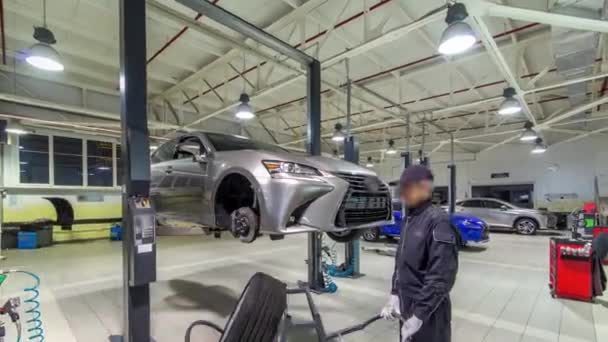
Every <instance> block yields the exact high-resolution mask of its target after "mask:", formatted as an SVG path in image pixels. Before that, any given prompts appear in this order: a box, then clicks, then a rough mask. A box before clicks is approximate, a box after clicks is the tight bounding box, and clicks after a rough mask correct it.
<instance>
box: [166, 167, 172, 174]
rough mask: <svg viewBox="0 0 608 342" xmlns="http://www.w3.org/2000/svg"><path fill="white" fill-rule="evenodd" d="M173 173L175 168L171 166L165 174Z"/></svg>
mask: <svg viewBox="0 0 608 342" xmlns="http://www.w3.org/2000/svg"><path fill="white" fill-rule="evenodd" d="M171 172H173V167H171V166H169V167H167V168H166V169H165V173H167V174H169V173H171Z"/></svg>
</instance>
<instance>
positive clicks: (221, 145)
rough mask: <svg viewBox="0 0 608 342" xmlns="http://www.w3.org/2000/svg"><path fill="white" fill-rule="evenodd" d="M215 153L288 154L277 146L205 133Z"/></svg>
mask: <svg viewBox="0 0 608 342" xmlns="http://www.w3.org/2000/svg"><path fill="white" fill-rule="evenodd" d="M205 135H206V136H207V139H209V141H210V142H211V144H212V145H213V147H214V148H215V150H216V151H218V152H221V151H238V150H264V151H270V152H289V151H288V150H286V149H284V148H282V147H279V146H277V145H272V144H267V143H263V142H259V141H255V140H251V139H248V138H245V137H239V136H235V135H227V134H219V133H205Z"/></svg>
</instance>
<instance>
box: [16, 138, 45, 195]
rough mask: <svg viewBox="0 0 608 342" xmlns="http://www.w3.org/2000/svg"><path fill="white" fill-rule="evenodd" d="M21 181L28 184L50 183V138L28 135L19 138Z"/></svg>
mask: <svg viewBox="0 0 608 342" xmlns="http://www.w3.org/2000/svg"><path fill="white" fill-rule="evenodd" d="M19 180H20V182H21V183H27V184H48V183H49V137H48V136H46V135H36V134H28V135H22V136H20V137H19Z"/></svg>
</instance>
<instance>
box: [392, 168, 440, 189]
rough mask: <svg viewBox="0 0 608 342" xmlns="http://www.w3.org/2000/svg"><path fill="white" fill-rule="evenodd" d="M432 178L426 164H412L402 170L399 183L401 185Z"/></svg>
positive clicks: (431, 179)
mask: <svg viewBox="0 0 608 342" xmlns="http://www.w3.org/2000/svg"><path fill="white" fill-rule="evenodd" d="M433 178H434V177H433V173H432V172H431V170H429V169H428V168H427V167H426V166H423V165H413V166H410V167H408V168H407V169H405V170H403V173H402V174H401V179H400V181H399V183H400V185H401V186H402V187H403V186H406V185H410V184H412V183H417V182H421V181H433Z"/></svg>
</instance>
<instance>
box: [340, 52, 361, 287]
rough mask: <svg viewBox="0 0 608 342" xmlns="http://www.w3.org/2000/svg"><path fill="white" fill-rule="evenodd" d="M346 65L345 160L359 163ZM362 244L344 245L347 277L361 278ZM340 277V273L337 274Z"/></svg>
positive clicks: (358, 241)
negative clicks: (352, 128) (352, 123)
mask: <svg viewBox="0 0 608 342" xmlns="http://www.w3.org/2000/svg"><path fill="white" fill-rule="evenodd" d="M345 65H346V78H347V80H346V139H345V140H344V160H346V161H348V162H351V163H353V164H356V165H359V143H358V142H356V141H355V137H353V136H352V135H351V134H350V128H351V127H350V126H351V100H352V98H351V93H352V81H351V79H350V62H349V60H348V59H347V60H345ZM360 246H361V242H360V240H359V239H355V240H352V241H349V242H347V243H346V244H345V245H344V266H345V269H347V270H348V269H350V268H351V267H352V273H350V272H348V274H347V277H349V278H360V277H362V276H363V274H361V263H360V260H359V259H360V254H361V253H360ZM335 276H336V277H339V276H338V275H335Z"/></svg>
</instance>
